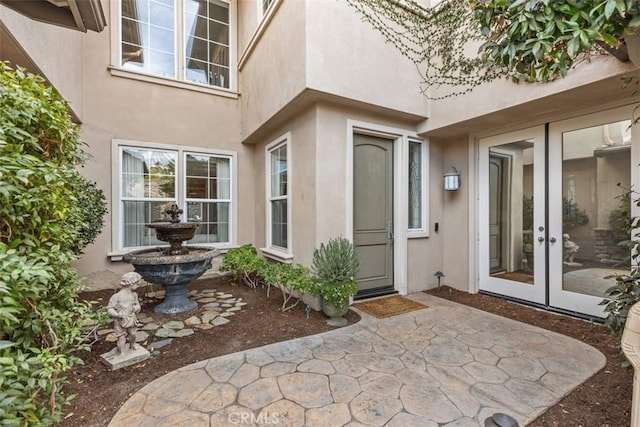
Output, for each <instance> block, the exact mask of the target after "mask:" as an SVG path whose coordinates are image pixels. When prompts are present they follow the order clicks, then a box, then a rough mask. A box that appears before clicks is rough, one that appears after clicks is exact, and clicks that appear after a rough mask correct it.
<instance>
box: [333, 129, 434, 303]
mask: <svg viewBox="0 0 640 427" xmlns="http://www.w3.org/2000/svg"><path fill="white" fill-rule="evenodd" d="M354 133H355V134H363V135H372V136H378V137H381V138H387V139H390V140H393V141H394V144H393V145H394V148H393V155H394V164H393V171H394V172H393V182H394V185H393V194H394V196H393V198H394V200H393V217H394V224H393V233H394V236H395V238H394V266H393V271H394V278H393V283H394V286H395V289H396V290H397V291H398V292H399V293H400V294H401V295H406V294H407V292H408V279H407V275H408V261H407V260H408V257H407V254H408V241H409V239H410V238H419V237H420V238H424V237H429V209H428V205H429V196H428V195H429V193H428V189H429V163H428V159H429V157H428V151H429V144H428V141H425V140H422V139H421V138H419V137H418V135H417V134H416V133H415V132H414V131H411V130H408V129H401V128H394V127H389V126H383V125H378V124H375V123H368V122H363V121H359V120H351V119H348V120H347V147H346V149H347V152H346V155H345V158H346V165H345V170H346V171H347V173H346V177H345V178H346V182H345V191H346V193H347V194H346V213H345V214H346V218H347V221H346V222H347V224H346V229H345V235H346V236H349V238H350V239H351V240H353V147H354V142H353V135H354ZM410 140H411V141H421V142H423V143H424V144H425V145H424V148H425V150H424V151H423V153H424V154H423V155H424V156H425V158H424V160H425V161H424V163H423V167H424V177H425V179H424V180H423V182H422V185H423V187H422V193H423V198H424V203H423V205H422V206H423V209H424V210H423V215H424V216H423V226H424V230H420V231H411V232H409V230H408V222H409V191H408V189H409V174H408V169H409V168H408V166H409V141H410Z"/></svg>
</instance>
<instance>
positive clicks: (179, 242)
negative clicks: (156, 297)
mask: <svg viewBox="0 0 640 427" xmlns="http://www.w3.org/2000/svg"><path fill="white" fill-rule="evenodd" d="M166 213H167V214H168V215H169V216H170V217H171V222H160V223H153V224H147V227H149V228H153V229H155V230H156V237H157V238H158V239H159V240H162V241H163V242H168V243H169V245H170V246H169V247H164V248H154V249H142V250H139V251H133V252H129V253H128V254H126V255H124V256H123V257H122V259H123V260H124V261H125V262H128V263H130V264H133V266H134V268H135V269H136V272H137V273H138V274H140V275H141V276H142V278H143V279H144V280H146V281H147V282H149V283H155V284H158V285H162V286H163V287H164V289H165V297H164V301H163V302H162V303H160V304H158V305H157V306H156V307H155V308H154V309H153V311H155V312H156V313H163V314H175V313H184V312H186V311H190V310H193V309H194V308H196V307H197V306H198V304H197V303H196V302H195V301H191V300H190V299H189V298H188V297H187V285H188V284H189V283H190V282H191V281H192V280H195V279H197V278H198V277H200V276H202V274H203V273H204V272H205V271H207V270H208V269H210V268H211V260H212V259H213V258H214V257H216V256H218V255H219V254H220V252H219V251H218V250H217V249H214V248H208V247H201V246H184V245H183V242H184V241H186V240H191V239H192V238H193V236H194V234H195V232H196V229H197V228H198V227H199V226H200V223H197V222H180V220H179V219H178V218H179V216H180V215H181V214H182V209H180V208H178V206H177V205H176V204H175V203H174V204H173V205H171V208H170V209H167V210H166Z"/></svg>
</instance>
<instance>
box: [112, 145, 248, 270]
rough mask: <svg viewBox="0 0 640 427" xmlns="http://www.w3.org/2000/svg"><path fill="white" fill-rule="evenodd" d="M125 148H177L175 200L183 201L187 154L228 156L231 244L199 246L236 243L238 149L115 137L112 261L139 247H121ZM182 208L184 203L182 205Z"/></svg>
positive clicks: (232, 244) (203, 244)
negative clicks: (122, 162) (123, 152)
mask: <svg viewBox="0 0 640 427" xmlns="http://www.w3.org/2000/svg"><path fill="white" fill-rule="evenodd" d="M122 147H131V148H141V149H145V148H146V149H151V150H170V151H175V152H176V156H177V159H176V160H177V162H178V164H177V168H176V170H177V173H176V188H177V194H176V199H177V200H178V201H179V202H181V201H183V200H185V199H186V195H185V192H186V182H185V176H186V175H185V157H186V156H185V153H195V154H197V153H202V154H209V155H214V156H221V157H228V158H229V159H230V162H231V164H230V165H229V167H230V176H231V183H230V186H231V188H230V191H231V206H230V209H229V242H228V243H199V244H198V246H211V247H215V248H219V249H220V250H226V249H229V248H233V247H236V246H237V235H238V221H237V217H238V207H237V204H238V191H237V187H238V185H237V182H238V172H237V169H238V167H237V164H238V154H237V152H235V151H228V150H215V149H210V148H202V147H192V146H185V145H173V144H162V143H156V142H146V141H133V140H127V139H112V140H111V248H112V250H111V252H109V253H108V254H107V256H108V257H109V258H110V259H111V261H120V260H122V256H123V255H124V254H126V253H127V252H130V251H132V250H136V249H144V248H146V247H140V248H126V249H124V248H123V246H122V237H123V236H122V230H121V224H122V220H123V218H122V215H123V213H122V212H121V206H120V205H121V203H120V190H121V187H122V170H121V167H122V165H121V161H120V149H121V148H122ZM180 207H181V208H182V206H180Z"/></svg>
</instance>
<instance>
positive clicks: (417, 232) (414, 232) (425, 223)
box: [404, 136, 429, 239]
mask: <svg viewBox="0 0 640 427" xmlns="http://www.w3.org/2000/svg"><path fill="white" fill-rule="evenodd" d="M406 139H407V141H406V147H407V149H406V153H407V159H406V161H405V162H404V164H405V165H406V167H407V172H409V143H410V142H417V143H419V144H421V145H422V171H421V172H422V191H421V196H422V201H421V205H420V206H421V207H422V209H421V211H422V212H421V217H422V227H420V228H409V224H408V221H409V212H408V209H409V178H408V177H407V187H406V191H405V193H407V238H408V239H415V238H421V237H429V209H428V208H427V206H428V203H429V198H428V197H427V195H428V191H429V142H428V141H425V140H423V139H419V138H414V137H411V136H407V138H406Z"/></svg>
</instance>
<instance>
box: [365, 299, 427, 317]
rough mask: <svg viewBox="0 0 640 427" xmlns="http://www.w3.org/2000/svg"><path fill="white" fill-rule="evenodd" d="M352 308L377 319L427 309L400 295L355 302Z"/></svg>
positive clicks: (423, 305) (419, 303)
mask: <svg viewBox="0 0 640 427" xmlns="http://www.w3.org/2000/svg"><path fill="white" fill-rule="evenodd" d="M353 306H354V307H355V308H357V309H359V310H362V311H364V312H365V313H367V314H370V315H372V316H374V317H377V318H378V319H384V318H385V317H391V316H395V315H398V314H403V313H408V312H410V311H414V310H420V309H422V308H427V307H429V306H428V305H425V304H422V303H421V302H417V301H414V300H410V299H409V298H405V297H401V296H400V295H394V296H391V297H385V298H378V299H373V300H368V301H363V302H357V303H354V304H353Z"/></svg>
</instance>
